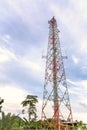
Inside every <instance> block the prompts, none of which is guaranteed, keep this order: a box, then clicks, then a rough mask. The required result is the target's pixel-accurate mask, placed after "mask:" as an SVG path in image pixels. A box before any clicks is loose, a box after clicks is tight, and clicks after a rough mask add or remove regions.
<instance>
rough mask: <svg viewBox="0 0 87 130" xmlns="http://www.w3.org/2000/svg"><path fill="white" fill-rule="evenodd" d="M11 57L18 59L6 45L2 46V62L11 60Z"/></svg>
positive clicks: (0, 54)
mask: <svg viewBox="0 0 87 130" xmlns="http://www.w3.org/2000/svg"><path fill="white" fill-rule="evenodd" d="M11 59H16V56H15V54H14V53H12V52H11V51H9V50H8V49H7V48H5V47H0V62H1V63H3V62H7V61H10V60H11Z"/></svg>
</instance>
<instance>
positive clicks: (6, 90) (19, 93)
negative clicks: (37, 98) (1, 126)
mask: <svg viewBox="0 0 87 130" xmlns="http://www.w3.org/2000/svg"><path fill="white" fill-rule="evenodd" d="M27 94H29V93H28V92H27V91H25V90H24V89H21V88H18V87H17V86H15V85H11V84H8V85H5V86H3V85H2V86H0V97H1V98H2V99H4V103H3V108H2V110H3V111H5V112H6V113H7V112H12V113H17V112H18V111H21V110H22V107H21V102H22V101H23V100H24V99H25V97H26V95H27Z"/></svg>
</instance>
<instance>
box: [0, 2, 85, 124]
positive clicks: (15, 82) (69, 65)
mask: <svg viewBox="0 0 87 130" xmlns="http://www.w3.org/2000/svg"><path fill="white" fill-rule="evenodd" d="M53 16H55V18H56V20H57V24H58V28H59V30H60V35H59V37H60V42H61V48H62V54H63V55H67V56H68V59H67V60H64V65H65V71H66V77H67V84H68V88H69V95H70V100H71V105H72V112H73V117H74V120H76V119H77V120H83V121H84V122H87V116H86V115H87V99H86V95H87V36H86V34H87V1H86V0H66V2H65V0H58V1H57V0H48V1H47V0H44V1H42V0H37V1H36V0H13V1H12V0H3V1H2V0H0V96H1V97H2V98H4V99H5V103H4V105H3V110H4V111H5V112H13V113H20V114H21V109H22V108H21V106H20V103H21V101H22V100H23V99H24V98H25V97H26V95H27V94H35V95H38V97H39V103H38V106H39V107H38V108H37V109H38V114H39V115H40V114H41V113H40V112H41V102H42V97H43V95H42V93H43V86H44V71H45V60H43V59H42V54H44V55H45V54H46V50H47V44H48V32H49V25H48V20H50V19H51V18H52V17H53Z"/></svg>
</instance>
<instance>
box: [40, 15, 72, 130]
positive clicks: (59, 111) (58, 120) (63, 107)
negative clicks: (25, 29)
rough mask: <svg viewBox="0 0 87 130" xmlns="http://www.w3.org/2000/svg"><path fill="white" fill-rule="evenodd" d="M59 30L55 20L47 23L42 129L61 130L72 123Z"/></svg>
mask: <svg viewBox="0 0 87 130" xmlns="http://www.w3.org/2000/svg"><path fill="white" fill-rule="evenodd" d="M58 34H59V30H58V29H57V22H56V19H55V18H54V17H53V18H52V19H51V20H50V21H49V39H48V48H47V56H46V69H45V83H44V92H43V104H42V115H41V119H42V127H44V128H50V129H53V128H54V129H57V130H61V126H62V125H63V124H64V123H63V122H70V123H72V122H73V118H72V111H71V105H70V100H69V94H68V88H67V82H66V75H65V69H64V64H63V58H64V57H63V56H62V53H61V47H60V41H59V36H58Z"/></svg>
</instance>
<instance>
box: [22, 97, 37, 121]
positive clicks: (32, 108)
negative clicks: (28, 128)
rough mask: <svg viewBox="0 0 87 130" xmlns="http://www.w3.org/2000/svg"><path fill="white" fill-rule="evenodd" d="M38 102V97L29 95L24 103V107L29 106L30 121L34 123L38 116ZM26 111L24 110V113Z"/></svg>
mask: <svg viewBox="0 0 87 130" xmlns="http://www.w3.org/2000/svg"><path fill="white" fill-rule="evenodd" d="M37 102H38V100H37V96H33V95H27V96H26V99H25V100H24V101H22V103H21V104H22V105H23V107H26V106H27V112H28V121H29V122H30V121H34V120H36V118H37V115H36V111H37V110H36V103H37ZM24 110H25V109H23V112H24Z"/></svg>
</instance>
